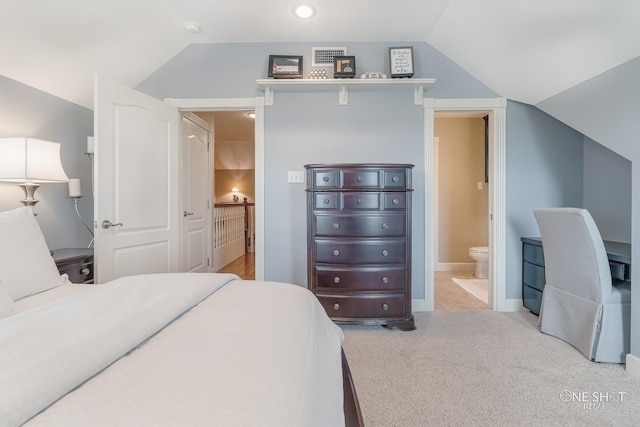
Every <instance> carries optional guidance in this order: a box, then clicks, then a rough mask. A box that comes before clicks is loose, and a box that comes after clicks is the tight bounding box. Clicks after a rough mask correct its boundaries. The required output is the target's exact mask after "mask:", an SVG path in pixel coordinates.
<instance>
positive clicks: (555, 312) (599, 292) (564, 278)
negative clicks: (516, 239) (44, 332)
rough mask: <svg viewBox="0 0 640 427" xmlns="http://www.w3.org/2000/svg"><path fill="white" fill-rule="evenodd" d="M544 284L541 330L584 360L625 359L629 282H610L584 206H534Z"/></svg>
mask: <svg viewBox="0 0 640 427" xmlns="http://www.w3.org/2000/svg"><path fill="white" fill-rule="evenodd" d="M534 215H535V218H536V221H537V222H538V227H539V228H540V234H541V236H542V247H543V250H544V264H545V274H546V285H545V287H544V292H543V294H542V306H541V308H540V331H541V332H543V333H545V334H549V335H553V336H555V337H557V338H560V339H561V340H563V341H566V342H568V343H569V344H571V345H573V346H574V347H576V348H577V349H578V350H580V351H581V352H582V353H583V354H584V355H585V356H586V357H587V358H588V359H589V360H593V361H596V362H611V363H624V362H625V357H626V354H627V353H629V339H630V338H629V335H630V334H629V330H630V322H631V286H630V283H629V282H624V283H619V284H618V283H616V285H615V286H613V285H612V279H611V270H610V267H609V260H608V258H607V252H606V249H605V247H604V242H603V241H602V237H601V236H600V232H599V231H598V227H597V226H596V224H595V222H594V221H593V218H592V217H591V215H590V214H589V212H588V211H586V210H585V209H578V208H539V209H534Z"/></svg>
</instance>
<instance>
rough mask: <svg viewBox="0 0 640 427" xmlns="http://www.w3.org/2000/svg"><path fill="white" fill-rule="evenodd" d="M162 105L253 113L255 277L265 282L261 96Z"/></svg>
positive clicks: (184, 100)
mask: <svg viewBox="0 0 640 427" xmlns="http://www.w3.org/2000/svg"><path fill="white" fill-rule="evenodd" d="M165 102H167V103H170V104H172V105H174V106H176V107H177V108H178V110H179V111H232V110H254V111H255V113H256V117H255V123H254V124H255V180H256V183H255V184H256V188H255V209H256V230H255V231H256V239H255V251H256V261H255V262H256V275H255V278H256V280H264V97H255V98H166V99H165Z"/></svg>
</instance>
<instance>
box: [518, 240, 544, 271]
mask: <svg viewBox="0 0 640 427" xmlns="http://www.w3.org/2000/svg"><path fill="white" fill-rule="evenodd" d="M522 258H523V259H524V260H525V261H529V262H531V263H533V264H538V265H541V266H544V252H543V250H542V246H536V245H532V244H529V243H523V244H522Z"/></svg>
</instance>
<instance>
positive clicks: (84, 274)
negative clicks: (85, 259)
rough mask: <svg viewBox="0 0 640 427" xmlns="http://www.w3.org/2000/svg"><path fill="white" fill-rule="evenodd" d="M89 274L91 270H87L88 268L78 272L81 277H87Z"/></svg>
mask: <svg viewBox="0 0 640 427" xmlns="http://www.w3.org/2000/svg"><path fill="white" fill-rule="evenodd" d="M90 273H91V270H89V267H84V268H83V269H82V270H80V274H82V275H83V276H88V275H89V274H90Z"/></svg>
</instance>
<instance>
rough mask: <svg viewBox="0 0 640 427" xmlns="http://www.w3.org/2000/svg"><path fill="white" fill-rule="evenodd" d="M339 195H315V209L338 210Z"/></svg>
mask: <svg viewBox="0 0 640 427" xmlns="http://www.w3.org/2000/svg"><path fill="white" fill-rule="evenodd" d="M339 196H340V194H339V193H313V209H315V210H323V209H327V210H336V209H338V200H339Z"/></svg>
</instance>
